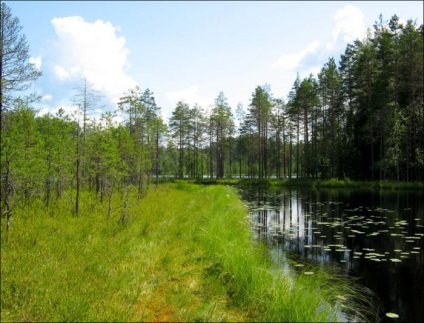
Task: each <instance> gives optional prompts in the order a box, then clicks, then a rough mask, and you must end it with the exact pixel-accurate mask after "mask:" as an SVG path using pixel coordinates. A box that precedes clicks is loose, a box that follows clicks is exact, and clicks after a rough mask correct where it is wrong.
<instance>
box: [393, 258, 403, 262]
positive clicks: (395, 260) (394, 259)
mask: <svg viewBox="0 0 424 323" xmlns="http://www.w3.org/2000/svg"><path fill="white" fill-rule="evenodd" d="M390 260H391V261H392V262H402V260H400V259H396V258H392V259H390Z"/></svg>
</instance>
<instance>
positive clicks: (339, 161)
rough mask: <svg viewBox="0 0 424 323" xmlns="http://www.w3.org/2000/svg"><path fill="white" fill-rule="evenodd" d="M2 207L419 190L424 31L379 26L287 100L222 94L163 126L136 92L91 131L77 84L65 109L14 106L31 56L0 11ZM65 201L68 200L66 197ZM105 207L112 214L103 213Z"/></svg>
mask: <svg viewBox="0 0 424 323" xmlns="http://www.w3.org/2000/svg"><path fill="white" fill-rule="evenodd" d="M1 10H2V19H1V25H2V31H1V37H2V38H1V41H2V58H1V61H2V68H1V103H2V109H1V196H2V197H1V203H2V214H6V216H7V218H8V219H9V218H10V216H11V214H12V210H13V207H14V206H15V205H17V204H19V203H21V202H22V201H27V200H29V199H31V198H37V199H42V200H43V201H44V203H45V204H46V206H48V205H49V204H50V203H51V201H52V200H54V199H57V198H60V197H62V196H63V195H64V194H67V196H68V197H69V198H70V199H72V201H73V202H74V203H73V204H74V205H75V208H74V212H75V213H76V214H78V207H79V200H80V194H81V192H82V191H83V190H87V189H89V190H91V191H93V192H96V194H97V196H98V198H99V200H100V202H102V203H108V201H109V203H110V201H111V198H112V195H113V194H114V193H115V192H120V193H121V194H124V193H125V190H126V188H127V187H129V186H131V187H136V188H137V191H138V193H139V196H140V197H142V196H143V194H144V193H145V191H146V189H147V187H148V186H149V185H150V184H151V183H157V182H158V180H159V177H160V176H164V177H167V176H172V177H178V178H204V177H214V178H224V177H240V178H244V177H249V178H259V179H263V178H269V177H276V178H292V177H296V178H323V179H324V178H350V179H358V180H359V179H361V180H388V179H390V180H397V181H422V180H423V179H424V173H423V170H424V104H423V36H424V30H423V26H422V25H421V26H417V25H416V23H415V22H414V21H412V20H408V21H407V23H406V24H405V25H403V24H401V23H400V22H399V18H398V17H397V16H396V15H395V16H393V17H392V18H391V19H390V20H389V21H383V18H382V17H381V16H380V18H379V21H378V22H376V23H375V24H374V26H373V28H372V29H369V31H368V34H367V36H366V37H365V38H364V39H362V40H356V41H354V42H353V43H351V44H348V45H347V46H346V50H345V51H344V53H343V54H342V55H341V57H340V60H339V62H338V63H337V62H336V60H335V59H334V58H333V57H330V58H329V59H328V62H326V63H325V65H324V66H323V67H322V69H321V71H320V72H319V73H318V75H317V76H314V75H312V74H311V75H309V76H308V77H306V78H300V76H299V75H298V76H297V78H296V79H295V80H294V83H293V86H292V89H291V91H290V93H289V94H288V96H287V99H284V98H275V97H274V96H273V95H272V93H271V90H270V86H269V85H267V84H265V85H260V86H257V87H256V88H255V89H254V91H253V92H252V95H251V100H250V104H249V106H248V107H244V106H243V105H242V104H238V106H237V107H236V109H234V111H235V113H233V109H232V108H231V107H230V105H229V104H228V101H227V98H226V96H225V94H224V93H223V92H220V93H219V94H218V95H217V97H216V99H215V102H214V104H213V107H212V109H211V110H210V111H208V112H207V111H206V110H205V109H204V107H201V106H199V105H198V104H195V105H194V106H191V107H190V105H189V104H187V103H186V102H184V101H180V102H178V103H177V104H176V106H175V108H174V110H173V111H172V116H171V117H170V120H169V122H168V123H166V122H164V120H163V119H162V117H161V115H160V107H158V106H157V104H156V102H155V98H154V93H153V92H152V91H151V90H149V89H146V90H144V91H142V90H140V88H138V87H135V88H133V89H129V90H128V92H127V93H125V94H124V95H123V96H122V97H121V99H120V101H119V103H118V105H117V111H120V112H121V113H122V114H123V115H124V116H125V119H124V121H123V122H122V123H119V124H118V123H114V122H113V116H114V113H113V112H105V113H103V114H102V115H101V117H100V118H99V119H94V118H91V117H90V111H92V110H94V109H96V108H99V101H100V100H99V94H98V93H96V91H94V90H93V89H92V87H91V85H90V84H87V82H85V83H84V84H83V85H82V86H81V88H80V89H79V90H78V93H77V95H76V96H75V97H74V98H72V102H73V103H74V105H75V106H77V107H78V109H77V111H76V113H75V114H74V115H69V114H66V113H65V112H64V110H62V109H60V110H59V111H58V112H57V113H56V114H54V115H53V114H51V113H49V114H46V115H43V116H38V115H37V111H36V110H35V109H34V108H33V107H32V106H33V103H34V102H35V99H36V98H35V96H16V93H19V91H21V90H24V89H27V88H28V84H30V83H31V81H33V80H35V79H36V78H37V77H38V76H40V74H41V73H40V72H38V71H37V70H36V69H35V67H34V66H33V65H31V64H29V63H28V45H27V43H26V40H25V37H24V35H20V30H21V27H20V26H19V21H18V19H17V18H15V17H13V16H12V15H11V13H10V9H9V8H8V7H7V6H6V5H5V4H4V3H2V5H1ZM69 192H72V194H71V193H69ZM110 208H111V206H110V205H109V211H110Z"/></svg>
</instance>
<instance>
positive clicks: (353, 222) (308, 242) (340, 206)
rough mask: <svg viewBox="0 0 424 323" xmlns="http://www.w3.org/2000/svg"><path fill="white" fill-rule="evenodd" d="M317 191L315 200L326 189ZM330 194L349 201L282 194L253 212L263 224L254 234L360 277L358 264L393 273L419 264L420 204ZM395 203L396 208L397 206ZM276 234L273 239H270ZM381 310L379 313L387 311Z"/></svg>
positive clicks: (381, 197) (292, 252)
mask: <svg viewBox="0 0 424 323" xmlns="http://www.w3.org/2000/svg"><path fill="white" fill-rule="evenodd" d="M319 194H320V193H319ZM319 194H317V197H316V199H320V198H321V199H324V200H325V199H326V198H327V196H326V195H325V193H323V195H319ZM335 194H337V197H340V198H342V199H345V200H348V199H349V202H350V205H349V203H345V202H341V201H337V199H336V198H333V199H332V200H331V201H328V202H324V201H313V200H312V198H315V197H308V199H302V198H300V196H301V194H299V193H298V192H297V194H296V195H295V194H293V195H290V202H289V200H288V199H287V198H289V195H281V197H282V199H283V198H284V199H287V200H285V202H283V204H282V205H279V206H278V207H276V208H275V209H276V211H272V210H271V211H269V209H270V208H272V205H267V206H266V208H267V212H268V213H261V214H260V215H256V217H255V215H254V214H252V218H253V223H256V224H257V223H259V222H261V223H262V225H263V226H265V228H263V227H262V228H261V230H260V233H259V234H260V235H262V236H266V239H264V240H265V241H266V242H269V243H270V244H273V245H274V246H276V247H277V246H278V248H284V249H285V250H288V251H289V252H290V255H293V257H295V259H297V258H296V257H300V258H301V259H306V260H307V261H311V262H318V263H320V264H324V265H327V264H328V263H332V264H333V265H334V266H335V268H342V269H348V270H349V271H350V270H352V271H353V272H360V273H361V274H363V275H365V276H366V275H368V273H363V272H362V270H363V269H361V268H367V269H371V271H372V270H373V269H372V268H378V270H379V271H380V270H388V272H389V273H388V274H387V275H394V274H398V273H399V268H401V267H402V268H403V267H406V266H408V267H409V266H415V265H417V264H419V265H421V264H422V261H423V260H422V257H421V256H422V255H423V252H422V243H423V242H422V239H423V237H424V230H423V228H424V219H423V218H422V212H421V210H422V207H421V206H419V207H418V208H416V207H415V204H414V207H413V208H404V206H403V205H402V203H404V202H403V201H402V200H397V201H394V200H392V199H391V197H388V196H387V197H386V196H384V195H378V196H376V198H373V199H372V200H368V199H367V198H365V199H364V200H363V201H364V202H365V203H372V205H370V204H369V205H368V206H367V205H365V206H362V205H361V206H358V207H357V206H356V205H353V204H354V203H357V201H359V200H361V199H356V200H355V199H353V198H352V196H355V195H350V194H351V193H350V192H348V193H347V194H346V196H344V193H341V192H337V193H335ZM334 196H336V195H334ZM334 196H333V197H334ZM282 199H281V200H280V201H282ZM292 201H295V203H293V202H292ZM399 201H401V202H400V203H399V205H402V206H401V207H399V206H398V205H397V204H396V203H398V202H399ZM408 203H415V202H408ZM378 204H381V206H382V207H380V206H379V205H378ZM257 205H258V204H256V205H252V206H257ZM387 205H391V207H390V208H392V209H389V208H387V207H384V206H387ZM411 205H412V204H411ZM408 206H409V205H408ZM275 223H278V226H276V225H275ZM275 227H277V229H276V230H274V228H275ZM258 232H259V230H258ZM277 233H278V234H279V237H278V241H277V239H274V238H273V237H276V236H277ZM398 263H401V264H398ZM367 264H369V265H367ZM367 266H369V267H367ZM295 267H300V266H298V265H295ZM298 269H299V268H298ZM303 270H304V269H303V268H302V270H301V271H300V272H302V274H304V275H313V272H312V271H310V272H309V271H305V272H303ZM317 274H318V273H317V272H315V275H317ZM369 275H370V276H373V275H374V273H372V272H371V273H370V274H369ZM348 300H349V298H348ZM339 301H342V299H339ZM342 305H345V306H347V305H346V304H342ZM380 314H381V315H383V316H384V315H385V314H386V313H385V312H381V313H380ZM393 314H394V313H393ZM395 315H397V314H395ZM387 317H390V316H389V315H387ZM393 318H395V317H393Z"/></svg>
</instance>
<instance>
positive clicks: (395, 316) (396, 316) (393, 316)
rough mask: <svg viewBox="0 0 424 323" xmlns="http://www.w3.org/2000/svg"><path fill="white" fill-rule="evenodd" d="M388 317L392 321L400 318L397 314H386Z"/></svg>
mask: <svg viewBox="0 0 424 323" xmlns="http://www.w3.org/2000/svg"><path fill="white" fill-rule="evenodd" d="M386 316H387V317H390V318H392V319H397V318H398V317H399V315H397V314H395V313H386Z"/></svg>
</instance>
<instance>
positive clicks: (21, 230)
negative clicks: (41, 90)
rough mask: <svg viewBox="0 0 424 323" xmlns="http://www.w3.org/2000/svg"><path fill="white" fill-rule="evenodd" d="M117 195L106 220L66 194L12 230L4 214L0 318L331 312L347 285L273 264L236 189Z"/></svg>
mask: <svg viewBox="0 0 424 323" xmlns="http://www.w3.org/2000/svg"><path fill="white" fill-rule="evenodd" d="M124 199H125V197H124V196H123V195H120V194H115V196H114V200H113V203H112V205H113V206H114V209H113V211H112V215H111V216H110V217H109V218H108V216H107V208H108V207H107V201H104V204H103V205H101V204H100V203H99V202H97V199H95V196H94V195H92V194H90V193H87V192H86V193H84V194H83V196H82V197H81V201H82V202H81V203H82V205H81V208H80V210H81V211H80V214H79V216H77V217H75V216H73V215H72V203H71V199H70V198H66V197H64V198H62V199H60V200H59V201H57V202H56V203H55V204H54V205H51V206H50V207H49V208H48V209H47V208H46V207H45V206H44V205H43V203H42V201H38V200H36V201H33V202H31V203H28V205H26V206H20V207H17V208H16V209H15V214H14V215H13V222H12V225H11V227H10V230H9V233H8V235H7V234H6V231H5V228H6V219H4V218H2V222H1V225H2V227H1V228H2V232H1V321H126V322H129V321H333V320H335V319H336V317H335V315H336V312H337V309H338V306H340V304H339V305H338V306H333V304H335V301H336V300H337V297H339V296H340V295H343V290H337V289H338V288H335V287H334V285H332V283H334V280H333V281H331V278H329V276H328V275H327V273H326V272H324V271H319V270H318V271H316V272H315V273H314V275H304V274H300V275H299V276H293V277H294V278H290V279H289V278H288V277H286V276H284V275H283V274H282V273H281V272H280V271H278V270H277V269H276V266H275V265H274V264H273V263H272V262H271V261H270V258H269V256H268V254H267V252H266V249H265V248H264V247H263V246H261V245H257V244H255V243H254V242H253V241H252V239H251V235H250V231H249V227H248V223H247V218H246V214H247V210H246V208H245V207H244V206H243V205H242V203H241V202H240V200H239V198H238V196H237V194H236V192H235V191H234V190H233V189H232V188H230V187H226V186H208V187H202V186H196V185H193V184H187V183H183V182H179V183H174V184H161V185H159V187H158V188H152V189H151V190H150V191H149V192H148V194H147V196H145V197H143V198H142V199H141V200H137V195H136V194H135V193H131V192H130V194H129V200H128V201H127V203H126V205H127V207H126V208H125V209H124V206H123V205H124V203H123V202H124ZM124 213H125V220H124V221H121V217H122V216H123V214H124ZM342 285H343V284H339V285H337V284H336V286H339V287H340V286H342ZM340 288H341V287H340ZM344 290H348V289H346V288H344Z"/></svg>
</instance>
